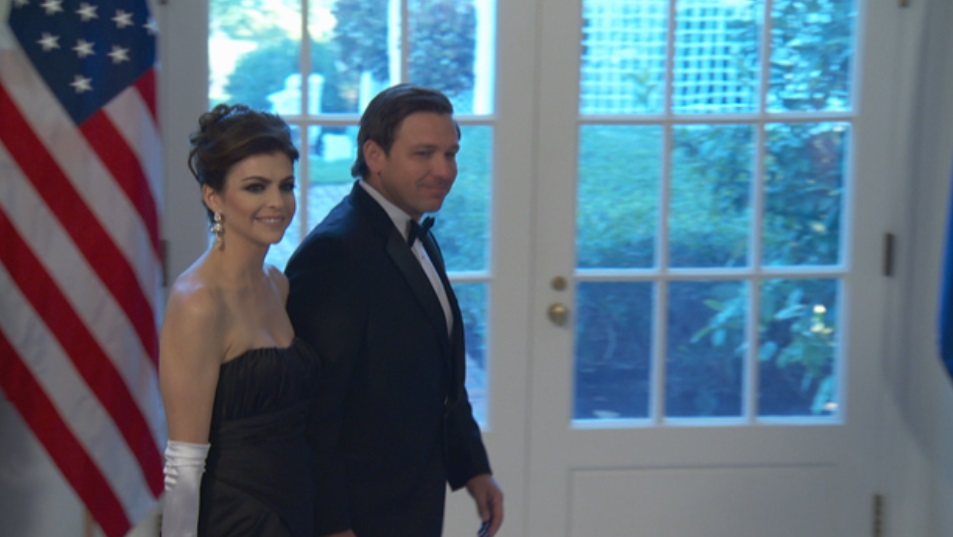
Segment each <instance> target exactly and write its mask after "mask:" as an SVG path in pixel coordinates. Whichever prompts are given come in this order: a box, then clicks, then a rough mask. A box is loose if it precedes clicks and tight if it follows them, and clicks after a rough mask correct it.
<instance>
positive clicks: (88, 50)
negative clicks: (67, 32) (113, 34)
mask: <svg viewBox="0 0 953 537" xmlns="http://www.w3.org/2000/svg"><path fill="white" fill-rule="evenodd" d="M73 50H75V51H76V55H77V56H79V57H80V58H85V57H86V56H92V55H93V44H92V43H90V42H89V41H86V40H85V39H80V40H78V41H76V46H75V47H73Z"/></svg>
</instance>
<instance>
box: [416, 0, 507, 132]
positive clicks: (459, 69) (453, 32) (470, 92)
mask: <svg viewBox="0 0 953 537" xmlns="http://www.w3.org/2000/svg"><path fill="white" fill-rule="evenodd" d="M407 8H408V10H409V15H410V18H409V19H408V34H409V37H410V39H409V41H410V45H409V46H410V50H409V51H408V59H407V61H408V65H407V68H408V72H409V74H408V77H409V80H411V81H413V82H415V83H417V84H421V85H424V86H429V87H432V88H437V89H439V90H440V91H443V92H444V93H446V94H447V95H448V96H450V97H451V99H452V100H453V104H454V109H455V110H456V112H457V113H458V114H473V113H478V114H486V113H491V111H492V109H493V80H494V78H495V77H494V73H493V71H492V70H491V69H487V68H486V66H487V65H488V63H487V62H492V54H493V53H494V50H493V43H494V42H495V41H496V36H495V27H494V25H493V24H492V22H493V19H492V17H491V10H492V9H493V5H492V3H491V2H488V1H486V0H469V1H467V0H410V1H408V3H407Z"/></svg>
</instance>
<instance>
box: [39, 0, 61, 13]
mask: <svg viewBox="0 0 953 537" xmlns="http://www.w3.org/2000/svg"><path fill="white" fill-rule="evenodd" d="M62 4H63V0H46V1H45V2H43V3H42V4H40V6H42V7H43V9H45V10H46V14H47V15H53V14H55V13H59V12H61V11H63V5H62Z"/></svg>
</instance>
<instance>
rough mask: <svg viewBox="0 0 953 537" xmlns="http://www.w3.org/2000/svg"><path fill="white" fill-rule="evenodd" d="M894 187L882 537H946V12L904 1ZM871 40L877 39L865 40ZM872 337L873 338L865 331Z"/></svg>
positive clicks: (950, 441) (951, 97) (950, 515)
mask: <svg viewBox="0 0 953 537" xmlns="http://www.w3.org/2000/svg"><path fill="white" fill-rule="evenodd" d="M898 16H902V17H905V18H906V19H907V20H906V21H905V34H904V40H902V41H901V42H900V43H898V46H903V47H904V51H903V57H904V62H905V65H906V67H907V69H905V71H906V72H907V73H908V75H909V80H907V81H906V83H905V84H904V85H903V87H904V88H905V89H904V90H903V91H901V92H900V95H898V96H897V97H898V99H901V101H902V106H901V113H900V114H899V118H900V121H898V122H897V124H895V125H892V126H891V127H894V128H898V129H899V132H898V135H897V137H896V139H897V144H898V148H897V154H898V155H899V156H900V157H899V158H901V159H902V162H901V165H900V166H898V167H897V168H898V169H899V170H901V173H899V174H898V176H897V177H895V178H894V179H895V185H896V191H895V196H896V201H897V204H896V206H895V211H896V214H895V215H894V216H893V220H894V222H895V225H896V228H895V232H896V234H897V237H898V243H897V263H896V268H897V274H896V276H895V280H896V281H895V285H894V288H893V289H892V291H891V293H892V297H893V298H892V300H891V309H892V311H891V315H890V318H891V319H892V324H893V326H891V327H888V332H889V333H890V334H892V336H891V337H890V338H888V340H887V345H888V349H887V350H888V352H886V353H885V356H884V368H885V378H886V386H885V394H884V408H883V420H884V421H883V435H882V438H881V442H882V443H881V451H880V454H881V463H882V471H883V474H882V478H883V479H882V491H883V493H884V494H885V502H884V506H885V511H884V521H883V523H884V530H885V531H884V535H886V536H904V537H905V536H923V537H927V536H942V535H953V509H951V508H950V506H953V382H951V379H950V378H949V376H948V375H947V374H946V371H945V369H944V368H943V367H942V363H941V361H940V359H939V356H938V350H937V305H938V294H939V282H940V269H941V265H942V256H943V244H944V240H945V233H946V230H945V228H946V219H947V212H948V205H949V203H950V182H951V164H953V34H951V31H950V30H951V28H953V2H950V1H949V0H912V2H911V6H910V7H909V8H907V9H904V10H900V11H899V12H898ZM874 38H876V37H874ZM871 331H872V332H874V330H873V329H872V330H871Z"/></svg>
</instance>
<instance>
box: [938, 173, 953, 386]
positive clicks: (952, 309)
mask: <svg viewBox="0 0 953 537" xmlns="http://www.w3.org/2000/svg"><path fill="white" fill-rule="evenodd" d="M951 182H953V177H951ZM949 207H950V209H949V210H950V212H949V214H948V215H947V217H946V218H947V226H946V252H945V255H944V260H943V267H942V272H941V273H940V278H941V284H940V323H939V326H938V328H939V335H940V337H939V340H940V358H941V359H942V360H943V365H944V366H946V371H947V373H949V374H950V376H951V377H953V189H951V191H950V204H949Z"/></svg>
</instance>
